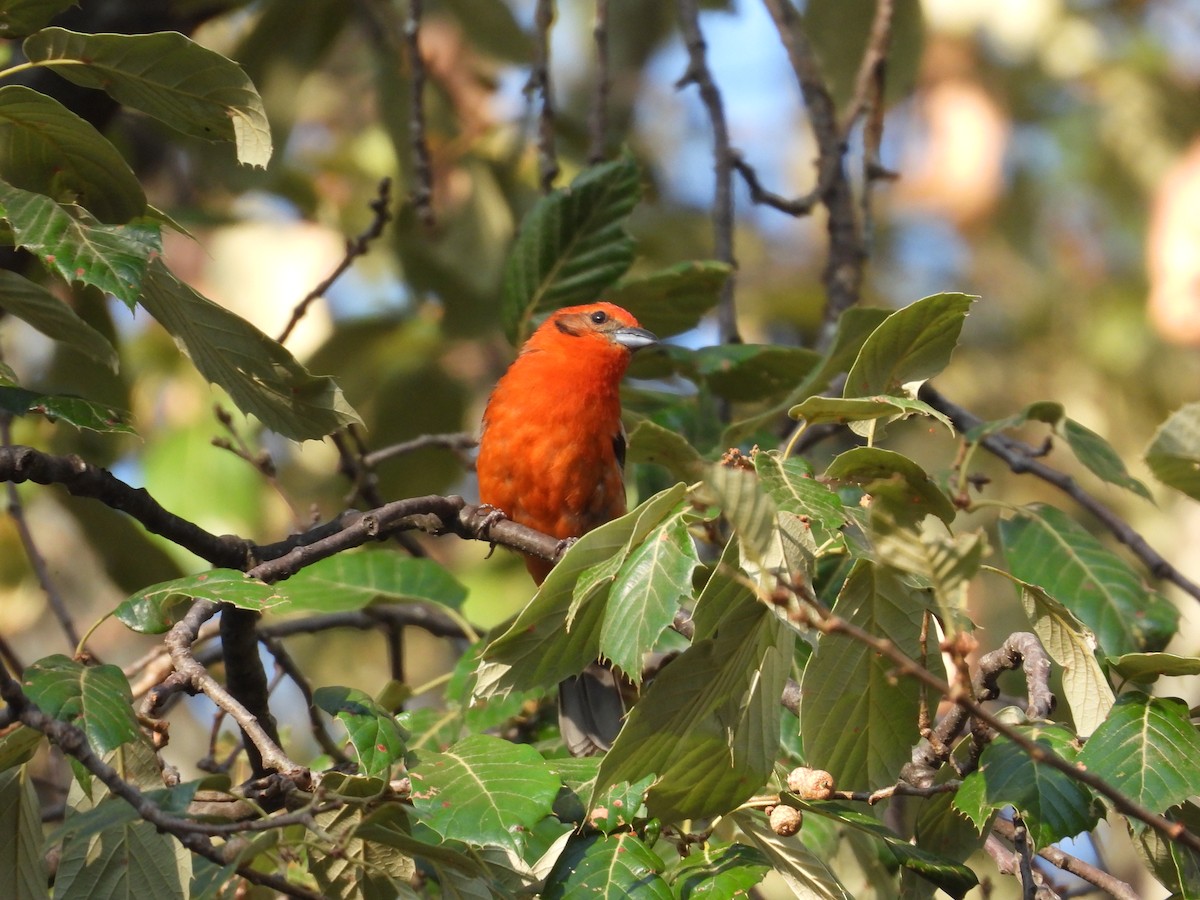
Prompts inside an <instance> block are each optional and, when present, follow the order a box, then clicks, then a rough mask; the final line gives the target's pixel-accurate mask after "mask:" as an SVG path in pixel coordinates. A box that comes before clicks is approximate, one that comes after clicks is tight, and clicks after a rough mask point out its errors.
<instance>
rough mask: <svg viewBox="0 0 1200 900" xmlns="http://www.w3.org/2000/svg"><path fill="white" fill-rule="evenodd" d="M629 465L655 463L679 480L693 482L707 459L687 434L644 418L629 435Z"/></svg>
mask: <svg viewBox="0 0 1200 900" xmlns="http://www.w3.org/2000/svg"><path fill="white" fill-rule="evenodd" d="M626 463H652V464H654V465H659V466H662V467H664V468H665V469H667V471H669V472H670V473H671V474H672V475H674V476H675V477H677V478H680V479H684V480H687V481H693V480H695V478H696V477H697V475H698V474H699V471H700V469H701V467H702V466H703V465H704V458H703V457H702V456H701V455H700V454H699V453H698V452H697V451H696V448H695V447H693V446H692V445H691V443H689V442H688V439H687V438H685V437H684V436H683V435H681V434H679V433H678V432H676V431H672V430H671V429H669V428H664V427H663V426H661V425H659V424H657V423H656V422H651V421H650V420H649V419H642V420H641V421H639V422H638V423H637V425H635V426H634V428H633V430H632V431H630V433H629V450H628V456H627V458H626Z"/></svg>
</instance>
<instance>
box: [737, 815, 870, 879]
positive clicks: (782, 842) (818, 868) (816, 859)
mask: <svg viewBox="0 0 1200 900" xmlns="http://www.w3.org/2000/svg"><path fill="white" fill-rule="evenodd" d="M731 818H732V819H733V821H735V822H736V823H737V826H738V828H740V829H741V830H742V832H743V833H744V834H745V835H746V836H747V837H749V838H750V840H751V841H753V842H754V846H755V847H757V848H758V849H759V850H761V851H762V853H763V855H765V856H766V857H767V859H769V860H770V861H771V865H772V866H773V867H774V869H775V871H776V872H778V873H779V875H780V876H781V877H782V878H783V880H784V882H785V883H786V884H787V885H788V886H789V887H790V888H791V889H792V892H793V893H794V894H795V895H796V896H797V897H803V898H805V900H854V898H853V896H852V895H851V894H850V892H849V891H847V890H846V888H845V887H844V886H843V885H842V883H841V882H840V881H838V879H837V876H836V875H834V874H833V872H831V871H830V869H829V866H828V862H829V860H828V858H825V859H822V857H821V855H820V854H818V853H814V852H813V851H812V850H810V849H809V848H808V847H807V846H805V844H804V842H803V841H800V840H797V839H796V838H795V837H786V838H785V837H780V836H779V835H777V834H776V833H775V832H774V831H772V830H771V826H770V825H768V824H767V822H766V819H765V818H763V815H762V813H760V812H758V811H757V810H755V811H751V810H739V811H738V812H736V813H734V814H733V815H732V816H731Z"/></svg>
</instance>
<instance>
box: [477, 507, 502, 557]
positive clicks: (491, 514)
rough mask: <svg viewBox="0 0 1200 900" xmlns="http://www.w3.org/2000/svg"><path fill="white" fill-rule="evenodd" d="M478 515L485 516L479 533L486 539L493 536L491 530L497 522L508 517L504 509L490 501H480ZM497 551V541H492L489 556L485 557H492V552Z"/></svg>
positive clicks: (480, 524)
mask: <svg viewBox="0 0 1200 900" xmlns="http://www.w3.org/2000/svg"><path fill="white" fill-rule="evenodd" d="M476 515H482V516H483V518H482V519H481V520H480V522H479V526H478V534H479V536H480V537H481V538H485V539H486V538H489V537H491V534H490V532H491V530H492V526H493V525H495V524H496V523H497V522H503V521H505V520H506V519H507V518H508V516H507V515H506V514H505V512H504V510H502V509H500V508H499V507H498V506H492V505H491V504H490V503H480V504H479V506H478V507H476ZM495 552H496V542H495V541H491V543H490V545H489V546H488V552H487V556H485V557H484V559H491V558H492V554H493V553H495Z"/></svg>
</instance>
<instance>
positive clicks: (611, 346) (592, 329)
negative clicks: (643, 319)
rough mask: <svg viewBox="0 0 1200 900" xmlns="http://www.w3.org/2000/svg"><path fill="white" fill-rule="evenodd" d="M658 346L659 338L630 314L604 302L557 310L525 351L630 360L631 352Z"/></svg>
mask: <svg viewBox="0 0 1200 900" xmlns="http://www.w3.org/2000/svg"><path fill="white" fill-rule="evenodd" d="M657 343H658V338H657V337H655V336H654V334H653V333H652V332H649V331H647V330H646V329H645V328H642V327H641V326H640V325H638V320H637V319H635V318H634V317H633V315H632V314H631V313H630V312H628V311H627V310H624V309H622V308H621V307H619V306H617V305H616V304H615V303H604V302H602V301H601V302H596V303H585V304H584V305H582V306H568V307H564V308H563V309H560V310H557V311H556V312H554V313H553V314H552V315H551V316H550V318H548V319H547V320H546V321H545V322H543V323H542V324H541V326H539V328H538V330H537V331H535V332H534V333H533V336H532V337H530V339H529V342H528V343H527V344H526V346H525V349H526V350H535V349H536V350H548V349H555V350H560V351H565V352H567V353H578V354H581V355H595V354H599V355H601V356H608V357H619V358H623V359H628V357H629V354H630V353H631V352H632V351H634V350H640V349H642V348H643V347H652V346H654V345H655V344H657Z"/></svg>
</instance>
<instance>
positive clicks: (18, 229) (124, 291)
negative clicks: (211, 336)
mask: <svg viewBox="0 0 1200 900" xmlns="http://www.w3.org/2000/svg"><path fill="white" fill-rule="evenodd" d="M0 216H3V217H4V218H5V219H6V220H7V221H8V224H9V225H11V226H12V230H13V235H14V237H15V239H16V243H17V245H18V246H20V247H24V248H25V249H26V250H28V251H29V252H30V253H32V254H33V255H34V256H36V257H37V258H38V260H39V261H40V262H41V263H42V265H44V266H45V267H46V268H47V269H48V270H50V271H51V272H57V273H58V274H59V275H60V276H62V277H63V278H64V279H65V280H66V281H68V282H76V281H78V282H81V283H83V284H90V285H92V286H93V287H97V288H99V289H100V290H102V291H104V292H105V293H106V294H112V295H113V296H114V297H116V298H117V299H118V300H121V301H122V302H123V303H125V305H127V306H128V307H129V308H130V309H133V308H134V306H135V305H136V304H137V300H138V297H139V295H140V293H141V289H142V280H143V278H144V277H145V275H146V268H147V266H148V265H149V260H150V258H151V257H152V256H154V255H155V254H158V253H161V252H162V240H161V238H160V235H159V228H158V225H157V224H156V223H154V222H151V221H150V220H148V219H138V220H135V221H133V222H130V223H129V224H127V225H100V224H99V223H97V222H96V221H95V220H94V219H92V218H91V217H90V216H88V215H87V213H86V211H84V210H82V209H74V210H73V213H72V212H68V211H67V210H66V209H64V208H63V207H62V206H60V205H59V204H57V203H55V202H54V201H53V200H51V199H50V198H49V197H46V196H44V195H42V194H35V193H31V192H30V191H23V190H21V189H20V188H17V187H13V186H12V185H10V184H8V183H6V182H3V181H0Z"/></svg>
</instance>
